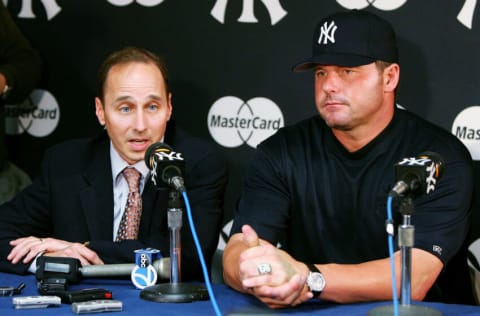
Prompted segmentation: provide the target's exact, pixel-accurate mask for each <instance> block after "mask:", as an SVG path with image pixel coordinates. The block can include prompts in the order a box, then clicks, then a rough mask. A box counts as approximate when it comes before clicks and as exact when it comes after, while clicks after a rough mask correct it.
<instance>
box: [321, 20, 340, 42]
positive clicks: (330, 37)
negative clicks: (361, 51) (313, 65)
mask: <svg viewBox="0 0 480 316" xmlns="http://www.w3.org/2000/svg"><path fill="white" fill-rule="evenodd" d="M336 30H337V26H336V25H335V21H332V22H330V24H328V22H325V23H323V25H322V26H321V27H320V36H319V37H318V44H325V45H326V44H328V42H331V43H335V31H336Z"/></svg>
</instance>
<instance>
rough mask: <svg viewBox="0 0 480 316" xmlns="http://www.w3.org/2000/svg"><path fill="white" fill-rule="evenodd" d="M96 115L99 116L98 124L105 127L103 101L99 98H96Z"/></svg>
mask: <svg viewBox="0 0 480 316" xmlns="http://www.w3.org/2000/svg"><path fill="white" fill-rule="evenodd" d="M95 115H96V116H97V119H98V123H100V125H102V126H105V111H104V108H103V104H102V101H101V100H100V98H98V97H96V98H95Z"/></svg>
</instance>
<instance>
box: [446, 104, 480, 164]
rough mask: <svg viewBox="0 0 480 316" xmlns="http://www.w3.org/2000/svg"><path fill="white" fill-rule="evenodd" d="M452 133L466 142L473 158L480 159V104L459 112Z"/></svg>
mask: <svg viewBox="0 0 480 316" xmlns="http://www.w3.org/2000/svg"><path fill="white" fill-rule="evenodd" d="M452 134H454V135H455V136H457V138H458V139H460V140H461V141H462V142H463V143H464V144H465V146H466V147H467V148H468V150H469V151H470V154H471V155H472V158H473V160H480V106H478V105H476V106H471V107H468V108H465V109H464V110H463V111H461V112H460V113H458V115H457V117H456V118H455V120H454V121H453V125H452Z"/></svg>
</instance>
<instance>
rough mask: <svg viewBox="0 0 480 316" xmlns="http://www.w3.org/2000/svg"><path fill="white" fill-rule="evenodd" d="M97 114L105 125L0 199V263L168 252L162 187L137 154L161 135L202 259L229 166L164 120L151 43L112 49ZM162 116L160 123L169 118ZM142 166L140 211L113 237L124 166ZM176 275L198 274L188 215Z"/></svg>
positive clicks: (6, 266)
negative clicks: (176, 169) (175, 156)
mask: <svg viewBox="0 0 480 316" xmlns="http://www.w3.org/2000/svg"><path fill="white" fill-rule="evenodd" d="M95 106H96V115H97V118H98V121H99V122H100V124H101V125H102V126H104V127H105V129H106V133H102V135H100V136H97V137H95V138H92V139H80V140H73V141H69V142H66V143H63V144H60V145H57V146H55V147H53V148H52V149H50V150H48V151H47V152H46V155H45V159H44V161H43V164H42V168H41V174H40V176H39V177H38V178H37V179H36V180H35V181H34V183H33V184H32V185H31V186H30V187H28V188H27V189H26V190H25V191H23V192H22V193H20V194H19V195H18V196H17V197H16V198H15V199H14V200H13V201H11V202H9V203H6V204H4V205H3V206H1V207H0V256H1V257H0V270H2V271H9V272H14V273H24V272H26V271H27V270H30V271H32V270H34V267H33V265H34V264H33V263H34V261H35V258H37V257H38V255H40V254H43V255H44V256H66V257H74V258H78V259H79V260H80V262H81V264H82V265H90V264H103V263H121V262H132V261H134V250H135V249H140V248H145V247H152V248H157V249H160V250H161V252H162V253H163V255H167V256H168V253H169V230H168V227H167V201H168V192H169V189H157V188H156V187H155V186H154V185H153V183H152V181H150V179H149V174H150V172H149V170H148V168H147V166H146V164H145V162H144V156H145V152H146V150H147V148H148V147H149V146H150V145H151V144H153V143H156V142H159V141H164V142H166V143H168V144H169V145H170V146H171V147H172V148H173V149H174V150H175V151H177V152H180V153H182V154H183V157H184V159H185V166H186V170H185V175H184V179H185V185H186V188H187V195H188V197H189V201H190V204H191V206H192V213H193V219H194V221H195V227H196V229H197V233H198V235H199V239H200V244H201V245H202V249H203V252H204V254H205V258H206V261H207V263H208V264H210V262H211V258H212V256H213V253H214V251H215V248H216V245H217V242H218V236H219V231H220V225H221V220H222V206H223V193H224V189H225V185H226V182H227V171H226V170H227V169H226V163H225V161H224V159H223V157H222V156H221V155H220V154H219V153H218V152H217V151H216V150H215V148H214V147H213V145H212V144H210V143H208V142H206V141H204V140H200V139H198V138H194V137H191V136H189V135H187V134H186V132H183V131H181V130H179V129H177V128H175V126H173V124H172V123H171V122H169V120H170V116H171V112H172V104H171V93H170V92H169V89H168V79H167V75H166V69H165V65H164V64H163V62H162V61H161V59H159V58H158V56H156V55H154V54H152V53H151V52H149V51H147V50H144V49H139V48H133V47H128V48H125V49H122V50H120V51H117V52H114V53H112V54H111V55H110V56H109V57H108V58H107V59H106V60H105V61H104V63H103V65H102V67H101V69H100V71H99V76H98V97H97V98H96V99H95ZM167 122H168V124H167ZM125 168H135V169H136V170H137V171H138V172H140V174H141V177H140V183H139V189H138V190H139V192H141V200H142V201H141V202H142V203H141V204H142V207H141V209H142V211H141V217H140V224H139V228H138V235H137V237H128V238H126V239H125V240H119V237H118V236H117V231H118V230H119V226H120V225H121V224H120V222H121V219H122V216H123V213H124V209H125V204H126V203H127V196H128V194H129V187H128V185H127V181H126V178H125V176H124V175H123V173H122V170H123V169H125ZM181 233H182V236H181V237H182V266H184V267H188V269H182V273H183V274H182V276H183V279H184V280H191V279H198V280H200V279H202V276H201V269H200V264H199V260H198V258H197V253H196V250H195V247H194V243H193V239H192V237H191V232H190V228H189V225H188V223H187V221H184V225H183V228H182V231H181Z"/></svg>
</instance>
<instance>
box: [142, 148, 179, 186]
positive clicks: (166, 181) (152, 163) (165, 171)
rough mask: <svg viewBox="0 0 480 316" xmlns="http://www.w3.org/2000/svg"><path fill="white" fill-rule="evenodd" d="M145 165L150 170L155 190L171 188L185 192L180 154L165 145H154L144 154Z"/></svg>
mask: <svg viewBox="0 0 480 316" xmlns="http://www.w3.org/2000/svg"><path fill="white" fill-rule="evenodd" d="M145 163H146V164H147V167H148V168H149V169H150V170H152V172H151V178H152V182H153V183H154V184H155V186H156V187H157V188H173V189H175V190H178V191H180V192H185V191H186V188H185V184H184V181H183V177H182V174H183V173H184V170H185V160H184V159H183V157H182V154H181V153H178V152H175V151H173V149H172V148H171V147H170V146H168V145H167V144H165V143H161V142H158V143H154V144H152V145H150V147H148V149H147V151H146V153H145Z"/></svg>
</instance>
